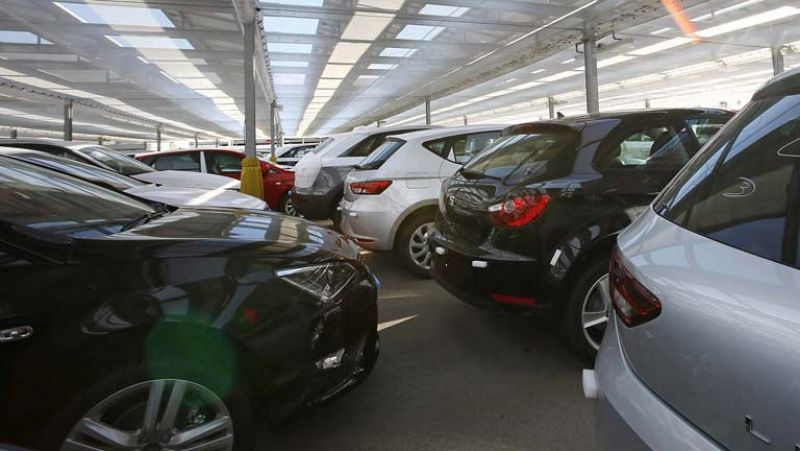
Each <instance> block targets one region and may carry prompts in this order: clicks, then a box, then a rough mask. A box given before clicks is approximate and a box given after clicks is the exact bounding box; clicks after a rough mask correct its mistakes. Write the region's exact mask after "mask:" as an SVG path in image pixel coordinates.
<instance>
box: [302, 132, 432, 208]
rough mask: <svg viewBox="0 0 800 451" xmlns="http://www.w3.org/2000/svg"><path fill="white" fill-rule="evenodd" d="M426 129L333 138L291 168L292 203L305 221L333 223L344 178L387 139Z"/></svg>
mask: <svg viewBox="0 0 800 451" xmlns="http://www.w3.org/2000/svg"><path fill="white" fill-rule="evenodd" d="M429 128H431V127H428V126H424V125H423V126H420V125H408V126H402V127H381V128H377V127H369V128H367V127H365V128H360V129H357V130H354V131H352V132H350V133H344V134H341V135H333V136H331V137H330V138H328V139H327V140H326V141H325V142H324V143H322V144H320V145H319V146H317V148H316V149H314V150H313V151H312V152H311V153H309V154H307V155H306V156H304V157H303V159H302V160H300V162H299V163H297V166H295V182H294V186H295V188H294V191H293V192H292V201H293V202H294V206H295V209H297V212H298V213H300V215H301V216H304V217H306V218H307V219H333V221H334V223H336V222H338V220H339V215H338V211H337V207H338V205H339V201H340V200H341V198H342V188H343V187H344V179H345V177H347V174H348V173H349V172H350V171H352V170H353V167H355V165H357V164H358V163H360V162H361V160H363V159H364V158H365V157H367V156H369V155H370V154H371V153H372V152H373V151H374V150H375V149H377V148H378V146H380V145H381V144H383V142H384V141H385V140H386V137H387V136H390V135H398V134H402V133H409V132H413V131H418V130H424V129H429Z"/></svg>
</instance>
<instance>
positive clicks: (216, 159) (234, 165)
mask: <svg viewBox="0 0 800 451" xmlns="http://www.w3.org/2000/svg"><path fill="white" fill-rule="evenodd" d="M203 154H204V159H205V164H206V172H208V173H209V174H216V175H224V176H225V177H231V178H234V179H237V180H241V178H242V159H243V158H244V155H240V154H237V153H234V152H215V151H209V150H206V151H204V152H203Z"/></svg>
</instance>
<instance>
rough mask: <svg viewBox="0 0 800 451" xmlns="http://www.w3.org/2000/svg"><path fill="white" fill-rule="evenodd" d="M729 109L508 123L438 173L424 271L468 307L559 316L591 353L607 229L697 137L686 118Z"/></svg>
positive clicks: (641, 203) (638, 206)
mask: <svg viewBox="0 0 800 451" xmlns="http://www.w3.org/2000/svg"><path fill="white" fill-rule="evenodd" d="M730 117H731V113H729V112H726V111H721V110H700V109H697V110H663V111H657V110H649V111H642V112H631V113H611V114H599V115H591V116H583V117H576V118H571V119H563V120H556V121H546V122H534V123H528V124H522V125H517V126H513V127H510V128H508V129H507V130H506V131H505V132H504V137H503V138H502V139H501V140H500V141H498V143H496V144H495V145H494V146H492V148H491V149H489V150H488V151H486V152H484V153H482V154H480V155H479V156H478V157H476V158H475V159H473V160H472V161H470V162H469V163H467V164H466V165H465V166H464V167H463V168H462V169H461V170H460V171H458V172H457V173H456V175H454V176H453V177H452V178H451V179H449V180H448V181H446V182H445V183H444V186H443V195H442V197H441V201H440V208H439V211H440V213H441V214H440V215H439V216H438V218H437V221H436V226H435V229H436V230H435V231H434V232H433V233H431V234H430V240H429V241H430V243H431V245H432V247H433V251H434V255H433V265H432V274H433V275H434V277H435V278H436V280H437V281H439V283H440V284H441V285H442V286H443V287H445V288H446V289H448V290H449V291H450V292H452V293H453V294H455V295H456V296H458V297H459V298H461V299H462V300H464V301H466V302H469V303H471V304H474V305H476V306H481V307H486V308H489V309H503V310H512V311H515V312H517V313H521V314H530V315H537V316H540V317H541V318H542V319H545V320H546V319H550V320H552V321H556V320H560V321H561V329H562V331H563V332H564V334H565V337H566V339H567V342H568V344H569V346H570V347H571V348H572V349H573V350H574V351H575V352H576V353H577V354H579V355H581V356H584V357H585V358H587V359H591V358H593V356H594V354H595V353H596V351H597V348H598V346H599V343H600V340H601V338H602V336H603V331H604V329H605V324H606V321H607V318H608V312H607V308H606V305H605V304H604V303H603V298H602V296H601V294H602V293H603V292H604V290H605V289H606V288H605V287H606V286H607V283H608V275H607V274H608V259H609V255H610V254H611V250H612V249H613V247H614V245H615V244H616V239H617V234H618V233H619V231H620V230H622V229H624V228H625V227H626V226H627V225H628V224H630V222H631V221H632V220H633V219H634V218H635V217H636V216H637V215H638V214H639V213H641V212H642V211H643V210H644V209H645V208H646V206H647V205H648V204H649V203H650V202H651V201H652V200H653V198H654V197H655V196H656V195H657V194H658V192H659V191H661V189H662V188H663V187H664V186H665V185H666V184H667V182H669V180H670V179H671V178H672V177H673V176H675V174H676V173H677V172H678V171H679V170H680V169H681V168H682V167H683V166H684V164H686V162H687V161H688V160H689V158H690V157H691V156H692V155H694V154H695V153H696V152H697V151H698V150H699V149H700V147H702V145H703V144H704V142H703V140H702V139H700V138H699V137H698V136H696V135H695V133H694V131H693V130H694V128H695V127H699V126H703V125H705V124H708V123H713V124H721V123H724V122H726V121H728V120H729V119H730ZM642 143H649V145H650V148H649V150H648V151H643V150H642V147H643V145H642Z"/></svg>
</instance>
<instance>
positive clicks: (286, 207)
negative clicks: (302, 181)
mask: <svg viewBox="0 0 800 451" xmlns="http://www.w3.org/2000/svg"><path fill="white" fill-rule="evenodd" d="M283 213H285V214H287V215H289V216H298V214H297V210H296V209H295V208H294V202H292V197H291V196H289V197H287V198H286V201H285V202H284V203H283Z"/></svg>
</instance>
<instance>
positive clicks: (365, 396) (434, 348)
mask: <svg viewBox="0 0 800 451" xmlns="http://www.w3.org/2000/svg"><path fill="white" fill-rule="evenodd" d="M370 265H371V266H372V268H373V269H374V270H375V272H376V274H378V276H379V277H380V278H381V280H382V282H383V287H382V296H381V299H380V300H379V303H380V322H381V323H388V322H392V321H396V320H399V319H406V318H409V319H407V320H406V321H404V322H400V323H399V324H395V325H391V327H388V328H386V329H384V330H383V331H382V332H381V340H382V349H381V355H380V359H379V360H378V364H377V366H376V367H375V370H374V372H373V374H372V375H371V377H370V378H369V380H367V381H366V382H365V383H364V384H363V385H362V386H360V387H358V388H356V389H355V391H354V392H352V393H349V394H348V396H345V397H342V398H340V399H337V400H335V401H333V402H331V403H329V404H327V405H324V406H321V407H319V408H317V409H314V410H313V411H312V412H309V413H308V414H306V415H304V416H302V417H301V418H299V419H297V420H295V421H294V422H292V423H290V424H288V425H285V426H282V427H281V428H280V429H278V430H276V431H272V433H271V434H270V435H269V436H268V437H267V436H265V437H263V440H262V448H260V449H263V450H331V451H334V450H342V451H352V450H559V449H564V450H588V449H593V443H594V420H593V413H592V410H593V407H594V406H593V404H592V403H591V402H590V401H587V400H585V399H584V398H583V394H582V390H581V381H580V370H581V369H582V367H583V365H582V364H581V363H580V362H579V361H577V360H576V359H574V358H573V357H572V356H571V354H570V353H569V352H567V351H566V349H565V348H564V347H563V346H562V345H561V344H560V343H559V342H558V340H557V339H556V338H554V337H552V336H551V335H550V334H549V333H547V332H544V331H541V330H538V329H537V328H536V327H535V326H533V325H532V324H531V323H530V321H529V320H526V319H525V318H513V317H501V316H498V315H495V314H491V313H488V312H483V311H480V310H477V309H475V308H474V307H471V306H468V305H466V304H464V303H462V302H460V301H458V300H457V299H455V298H453V297H452V296H450V295H449V294H448V293H446V292H445V291H444V290H442V289H441V288H440V287H439V286H438V285H437V284H436V283H435V282H433V281H430V280H420V279H417V278H414V277H413V276H410V275H407V274H406V273H405V272H404V271H403V270H401V269H399V268H398V267H397V266H396V265H394V264H392V262H390V261H389V259H388V258H387V257H386V256H380V255H377V256H371V263H370ZM415 315H416V316H415ZM389 325H390V324H389Z"/></svg>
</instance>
